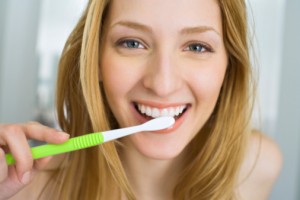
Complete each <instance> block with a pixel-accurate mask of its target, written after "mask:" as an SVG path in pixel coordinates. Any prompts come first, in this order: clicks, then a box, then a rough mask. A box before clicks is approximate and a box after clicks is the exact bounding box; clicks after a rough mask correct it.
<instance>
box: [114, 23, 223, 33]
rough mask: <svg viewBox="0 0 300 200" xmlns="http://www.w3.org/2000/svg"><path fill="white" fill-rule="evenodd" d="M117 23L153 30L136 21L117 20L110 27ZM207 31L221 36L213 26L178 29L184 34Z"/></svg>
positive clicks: (143, 29)
mask: <svg viewBox="0 0 300 200" xmlns="http://www.w3.org/2000/svg"><path fill="white" fill-rule="evenodd" d="M117 25H121V26H126V27H128V28H131V29H137V30H141V31H143V32H149V33H152V32H153V30H152V28H150V27H148V26H146V25H143V24H140V23H138V22H131V21H119V22H117V23H115V24H113V25H112V26H111V28H113V27H115V26H117ZM207 31H212V32H215V33H216V34H217V35H218V36H221V34H220V33H219V32H218V31H217V30H216V29H214V28H213V27H210V26H195V27H187V28H184V29H182V30H181V31H180V33H181V34H183V35H186V34H193V33H203V32H207Z"/></svg>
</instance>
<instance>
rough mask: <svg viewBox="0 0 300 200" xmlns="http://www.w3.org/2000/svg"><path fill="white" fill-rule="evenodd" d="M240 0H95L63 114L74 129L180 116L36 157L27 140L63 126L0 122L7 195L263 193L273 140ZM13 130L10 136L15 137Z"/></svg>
mask: <svg viewBox="0 0 300 200" xmlns="http://www.w3.org/2000/svg"><path fill="white" fill-rule="evenodd" d="M247 34H248V30H247V20H246V6H245V2H244V1H243V0H234V1H223V0H219V1H214V0H186V1H179V0H178V1H177V0H176V1H174V0H172V1H171V0H164V1H155V0H151V1H147V0H126V1H125V0H122V1H121V0H114V1H104V0H90V2H89V4H88V6H87V9H86V11H85V13H84V14H83V16H82V18H81V19H80V21H79V22H78V24H77V26H76V28H75V29H74V31H73V32H72V34H71V36H70V37H69V39H68V41H67V43H66V46H65V49H64V52H63V55H62V58H61V61H60V66H59V76H58V85H57V111H58V119H59V123H60V126H61V128H62V129H63V130H64V131H65V132H67V133H69V134H70V136H71V137H74V136H78V135H81V134H84V133H88V132H94V131H104V130H108V129H115V128H119V127H127V126H132V125H137V124H140V123H142V122H145V121H147V120H149V119H151V118H155V117H158V116H161V115H170V116H174V117H175V119H176V123H175V125H174V126H173V127H172V128H170V129H167V130H164V131H160V132H145V133H139V134H135V135H131V136H128V137H125V138H123V139H120V140H118V141H113V142H109V143H106V144H103V145H100V146H98V147H95V148H89V149H86V150H81V151H77V152H74V153H70V154H64V155H62V156H59V157H55V158H53V159H52V160H51V161H49V160H50V158H44V159H41V160H36V161H32V159H31V156H30V152H29V147H28V146H27V145H26V138H32V139H37V140H42V141H45V142H49V143H61V142H64V141H66V140H67V139H68V135H66V134H65V133H59V132H57V131H55V130H52V129H49V128H47V127H43V126H41V125H39V124H36V123H29V124H23V125H1V127H0V128H1V131H0V142H1V143H0V144H1V145H2V147H3V149H6V150H7V149H9V150H10V151H11V152H12V154H13V155H14V157H15V158H16V160H17V164H16V166H15V167H9V168H7V165H6V163H5V160H4V156H3V152H2V153H1V154H2V155H1V161H0V165H1V169H2V170H1V176H0V178H1V184H0V191H1V192H0V194H1V195H0V199H1V198H2V199H6V198H9V197H11V199H38V198H40V199H142V200H147V199H156V200H157V199H158V200H159V199H163V200H168V199H180V200H182V199H188V200H192V199H195V200H199V199H209V200H219V199H226V200H227V199H228V200H229V199H245V200H246V199H249V200H250V199H251V200H253V199H256V200H260V199H267V197H268V195H269V193H270V191H271V187H272V185H273V183H274V181H275V180H276V177H277V176H278V173H279V171H280V167H281V156H280V152H279V150H278V148H277V146H276V145H275V144H274V143H273V142H272V141H271V140H270V139H268V138H267V137H266V136H264V135H262V134H260V133H258V132H254V131H251V130H250V124H249V123H250V117H251V109H252V103H253V102H252V98H253V96H254V91H253V88H254V87H253V83H252V77H251V67H250V61H249V43H248V40H247V39H248V38H247V36H248V35H247ZM12 137H14V139H12Z"/></svg>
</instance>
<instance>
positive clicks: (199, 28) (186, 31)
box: [180, 26, 221, 36]
mask: <svg viewBox="0 0 300 200" xmlns="http://www.w3.org/2000/svg"><path fill="white" fill-rule="evenodd" d="M207 31H212V32H214V33H216V34H217V35H218V36H221V34H220V33H219V32H218V31H217V30H216V29H214V28H213V27H211V26H195V27H188V28H184V29H182V30H181V31H180V33H181V34H183V35H186V34H193V33H203V32H207Z"/></svg>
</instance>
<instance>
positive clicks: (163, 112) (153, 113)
mask: <svg viewBox="0 0 300 200" xmlns="http://www.w3.org/2000/svg"><path fill="white" fill-rule="evenodd" d="M137 107H138V110H139V111H140V112H141V113H142V114H145V115H147V116H149V117H152V118H157V117H162V116H170V117H175V116H179V115H180V114H181V113H182V112H183V110H184V109H185V108H186V107H187V106H186V105H182V106H176V107H169V108H163V109H159V108H152V107H150V106H145V105H143V104H138V105H137Z"/></svg>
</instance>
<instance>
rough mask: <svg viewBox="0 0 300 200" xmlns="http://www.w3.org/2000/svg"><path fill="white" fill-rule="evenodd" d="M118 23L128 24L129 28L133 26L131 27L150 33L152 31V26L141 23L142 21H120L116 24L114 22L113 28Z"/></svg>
mask: <svg viewBox="0 0 300 200" xmlns="http://www.w3.org/2000/svg"><path fill="white" fill-rule="evenodd" d="M117 25H121V26H126V27H128V28H131V29H137V30H141V31H143V32H149V33H152V32H153V31H152V28H150V27H148V26H145V25H143V24H140V23H137V22H131V21H119V22H117V23H115V24H113V25H112V26H111V28H113V27H115V26H117Z"/></svg>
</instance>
